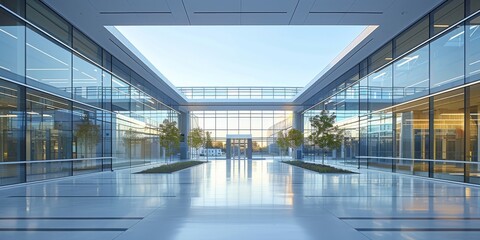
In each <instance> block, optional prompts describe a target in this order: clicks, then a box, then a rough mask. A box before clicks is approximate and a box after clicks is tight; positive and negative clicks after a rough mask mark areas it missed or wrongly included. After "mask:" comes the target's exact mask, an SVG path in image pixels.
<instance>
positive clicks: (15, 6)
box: [0, 0, 25, 17]
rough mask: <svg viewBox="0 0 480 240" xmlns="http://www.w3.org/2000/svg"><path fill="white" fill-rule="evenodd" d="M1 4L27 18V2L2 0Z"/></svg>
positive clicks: (0, 0)
mask: <svg viewBox="0 0 480 240" xmlns="http://www.w3.org/2000/svg"><path fill="white" fill-rule="evenodd" d="M0 4H2V5H3V6H5V7H7V8H8V9H10V10H12V11H14V12H16V13H17V14H18V15H20V16H22V17H24V16H25V1H23V0H21V1H19V0H0Z"/></svg>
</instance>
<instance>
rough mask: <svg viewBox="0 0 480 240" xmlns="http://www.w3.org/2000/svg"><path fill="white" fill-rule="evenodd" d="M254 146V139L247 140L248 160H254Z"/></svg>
mask: <svg viewBox="0 0 480 240" xmlns="http://www.w3.org/2000/svg"><path fill="white" fill-rule="evenodd" d="M252 146H253V143H252V139H251V138H249V139H247V159H248V160H252V152H253V149H252Z"/></svg>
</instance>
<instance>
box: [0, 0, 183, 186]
mask: <svg viewBox="0 0 480 240" xmlns="http://www.w3.org/2000/svg"><path fill="white" fill-rule="evenodd" d="M25 3H26V4H25ZM0 5H1V6H0V52H1V54H0V78H1V79H0V153H1V155H0V162H14V161H29V162H32V163H31V164H12V165H0V185H5V184H12V183H19V182H25V181H35V180H41V179H48V178H54V177H63V176H71V175H76V174H83V173H88V172H97V171H103V170H106V169H107V168H108V169H110V162H109V161H110V160H108V161H105V160H100V159H98V158H100V157H114V159H113V160H112V163H113V168H119V167H130V166H134V165H139V164H147V163H150V162H152V161H158V160H159V159H161V158H162V157H163V155H162V150H161V149H160V145H159V132H158V127H159V125H160V123H162V122H163V120H165V119H168V120H170V121H178V112H177V111H175V110H174V109H172V108H170V107H168V106H167V105H166V104H165V101H164V100H165V99H167V101H169V102H170V103H171V100H169V99H168V98H167V97H165V95H163V93H162V92H161V91H156V89H155V88H154V87H153V86H152V85H151V84H150V83H149V82H147V81H146V80H145V79H143V78H142V77H140V76H139V75H138V74H136V73H135V72H134V71H133V70H131V69H130V68H129V67H128V66H126V65H124V64H123V63H121V61H119V60H118V59H116V58H115V57H114V56H112V55H111V54H109V53H108V52H106V51H105V50H103V49H102V48H101V47H100V46H98V45H97V44H96V43H95V42H93V41H92V40H91V39H89V38H88V37H87V36H85V35H84V34H83V33H81V32H80V31H79V30H78V29H75V28H73V27H72V26H71V24H69V23H68V22H67V21H65V20H64V19H63V18H61V17H60V16H58V15H57V14H56V13H55V12H53V11H52V10H51V9H49V8H48V7H46V6H45V5H44V4H43V3H42V2H41V1H38V0H27V1H0ZM4 7H6V8H10V9H11V10H12V11H14V12H16V13H17V14H19V16H22V17H25V18H27V19H28V20H29V22H30V23H25V22H24V21H22V20H21V19H20V18H18V17H17V16H15V15H13V14H11V13H9V12H7V11H6V10H5V9H4ZM69 159H84V160H78V161H75V162H71V161H70V160H69ZM55 160H58V161H55ZM64 160H66V161H64ZM106 162H108V163H106Z"/></svg>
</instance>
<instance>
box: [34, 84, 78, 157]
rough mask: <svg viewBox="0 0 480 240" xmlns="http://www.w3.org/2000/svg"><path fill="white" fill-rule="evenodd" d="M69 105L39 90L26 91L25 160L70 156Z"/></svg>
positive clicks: (70, 128)
mask: <svg viewBox="0 0 480 240" xmlns="http://www.w3.org/2000/svg"><path fill="white" fill-rule="evenodd" d="M70 109H71V105H70V102H67V101H65V100H63V99H60V98H56V97H53V96H50V95H48V94H44V93H41V92H37V91H33V90H28V91H27V159H28V160H51V159H66V158H72V127H71V119H72V115H71V110H70Z"/></svg>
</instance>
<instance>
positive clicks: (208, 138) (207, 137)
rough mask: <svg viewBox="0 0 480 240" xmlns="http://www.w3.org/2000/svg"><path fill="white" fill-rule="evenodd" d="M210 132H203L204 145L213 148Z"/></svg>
mask: <svg viewBox="0 0 480 240" xmlns="http://www.w3.org/2000/svg"><path fill="white" fill-rule="evenodd" d="M211 134H212V133H211V132H208V131H207V132H205V147H206V148H207V149H208V148H213V143H212V136H211Z"/></svg>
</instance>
